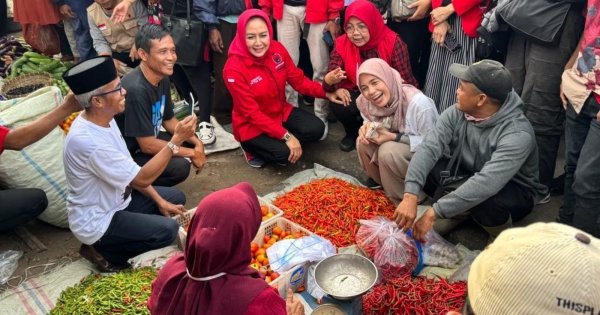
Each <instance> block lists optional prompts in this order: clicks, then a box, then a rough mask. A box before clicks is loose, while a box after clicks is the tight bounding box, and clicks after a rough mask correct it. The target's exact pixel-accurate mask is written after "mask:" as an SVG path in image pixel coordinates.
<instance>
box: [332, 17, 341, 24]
mask: <svg viewBox="0 0 600 315" xmlns="http://www.w3.org/2000/svg"><path fill="white" fill-rule="evenodd" d="M331 21H332V22H333V23H335V24H337V25H340V23H342V19H340V17H339V16H338V17H336V18H335V19H333V20H331Z"/></svg>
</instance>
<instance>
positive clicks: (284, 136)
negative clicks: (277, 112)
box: [283, 132, 292, 141]
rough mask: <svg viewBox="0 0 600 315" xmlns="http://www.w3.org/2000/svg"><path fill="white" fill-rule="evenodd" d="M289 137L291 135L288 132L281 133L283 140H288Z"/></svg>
mask: <svg viewBox="0 0 600 315" xmlns="http://www.w3.org/2000/svg"><path fill="white" fill-rule="evenodd" d="M290 139H292V135H291V134H290V133H289V132H286V133H285V134H284V135H283V141H288V140H290Z"/></svg>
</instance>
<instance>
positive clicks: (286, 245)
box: [267, 235, 336, 273]
mask: <svg viewBox="0 0 600 315" xmlns="http://www.w3.org/2000/svg"><path fill="white" fill-rule="evenodd" d="M335 253H336V249H335V246H333V244H331V242H330V241H329V240H326V239H324V238H322V237H319V236H316V235H311V236H304V237H301V238H298V239H289V240H281V241H279V242H277V243H275V244H273V245H272V246H271V247H269V248H268V249H267V256H268V257H269V261H270V262H271V268H272V269H273V270H275V271H277V272H280V273H281V272H285V271H288V270H290V269H292V268H294V266H297V265H299V264H303V263H305V262H307V261H311V262H315V261H321V260H323V259H325V258H327V257H329V256H333V255H335Z"/></svg>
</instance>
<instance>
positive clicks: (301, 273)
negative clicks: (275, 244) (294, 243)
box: [253, 218, 316, 297]
mask: <svg viewBox="0 0 600 315" xmlns="http://www.w3.org/2000/svg"><path fill="white" fill-rule="evenodd" d="M275 227H279V228H281V229H282V230H283V231H289V232H292V233H297V232H303V233H304V234H306V235H316V234H315V233H313V232H311V231H309V230H308V229H306V228H304V227H302V226H300V225H298V224H296V223H294V222H292V221H290V220H288V219H286V218H277V219H276V220H273V221H270V222H268V221H265V222H263V224H261V225H260V229H259V230H258V234H256V237H254V240H253V242H255V243H257V244H258V246H259V247H262V245H263V244H264V241H263V238H264V237H265V236H266V235H268V236H271V235H273V229H274V228H275ZM309 266H310V263H308V262H307V263H304V264H301V265H298V266H295V267H293V268H292V269H290V270H288V271H285V272H283V273H281V274H280V275H279V278H277V279H275V280H273V281H271V283H270V285H271V286H272V287H273V288H275V289H276V290H277V291H279V294H280V295H281V296H282V297H285V296H286V294H287V289H288V288H291V289H292V290H293V291H294V292H296V291H298V288H299V287H300V286H302V285H304V284H305V283H306V279H307V278H308V267H309Z"/></svg>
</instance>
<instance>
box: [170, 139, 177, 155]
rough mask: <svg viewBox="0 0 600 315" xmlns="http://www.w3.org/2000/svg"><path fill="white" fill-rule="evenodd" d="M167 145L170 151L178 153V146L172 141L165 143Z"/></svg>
mask: <svg viewBox="0 0 600 315" xmlns="http://www.w3.org/2000/svg"><path fill="white" fill-rule="evenodd" d="M167 147H169V149H171V152H173V154H177V153H179V146H178V145H175V144H173V142H170V141H169V143H167Z"/></svg>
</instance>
